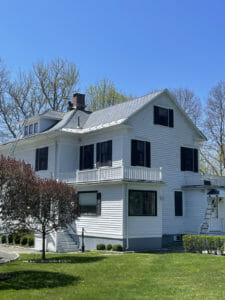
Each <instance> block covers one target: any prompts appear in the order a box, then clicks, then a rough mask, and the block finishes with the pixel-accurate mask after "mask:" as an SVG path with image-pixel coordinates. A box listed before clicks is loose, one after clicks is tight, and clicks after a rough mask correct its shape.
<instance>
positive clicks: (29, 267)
mask: <svg viewBox="0 0 225 300" xmlns="http://www.w3.org/2000/svg"><path fill="white" fill-rule="evenodd" d="M48 257H50V255H48ZM27 258H34V256H33V255H21V257H20V259H21V260H22V259H27ZM51 258H54V259H55V258H59V259H60V258H61V259H71V260H72V263H67V264H66V263H62V264H59V263H58V264H57V263H46V264H43V263H42V264H38V263H23V262H22V261H15V262H11V263H9V264H5V265H0V272H1V273H12V274H13V279H11V280H8V281H0V299H1V300H3V299H7V300H9V299H23V300H24V299H29V300H32V299H43V300H47V299H54V300H55V299H79V300H80V299H91V300H95V299H104V300H107V299H119V300H124V299H141V300H142V299H225V257H216V256H205V255H200V254H183V253H169V254H141V253H139V254H131V253H130V254H121V255H116V254H114V255H104V254H98V253H89V254H77V255H51Z"/></svg>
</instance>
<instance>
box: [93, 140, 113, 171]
mask: <svg viewBox="0 0 225 300" xmlns="http://www.w3.org/2000/svg"><path fill="white" fill-rule="evenodd" d="M103 166H112V141H107V142H102V143H97V149H96V167H97V168H98V167H103Z"/></svg>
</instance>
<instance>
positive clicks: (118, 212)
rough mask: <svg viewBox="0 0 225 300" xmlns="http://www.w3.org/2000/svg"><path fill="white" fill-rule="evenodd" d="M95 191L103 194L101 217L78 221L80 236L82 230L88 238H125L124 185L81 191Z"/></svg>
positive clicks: (84, 217) (85, 218)
mask: <svg viewBox="0 0 225 300" xmlns="http://www.w3.org/2000/svg"><path fill="white" fill-rule="evenodd" d="M82 190H85V191H88V190H89V191H95V190H97V191H98V192H99V193H101V215H100V216H81V217H80V218H78V220H77V221H76V228H77V232H78V234H81V231H82V228H84V230H85V235H86V236H99V237H111V238H122V237H123V226H122V224H123V187H122V184H117V185H107V186H104V187H103V186H99V187H96V186H95V187H93V188H92V189H91V188H90V187H89V188H87V187H86V188H83V189H81V188H79V191H82Z"/></svg>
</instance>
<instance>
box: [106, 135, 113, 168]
mask: <svg viewBox="0 0 225 300" xmlns="http://www.w3.org/2000/svg"><path fill="white" fill-rule="evenodd" d="M107 151H108V155H107V156H108V160H107V166H112V141H108V142H107Z"/></svg>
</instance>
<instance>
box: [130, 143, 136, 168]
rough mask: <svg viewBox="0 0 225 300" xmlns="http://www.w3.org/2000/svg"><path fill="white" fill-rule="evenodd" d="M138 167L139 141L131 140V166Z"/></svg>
mask: <svg viewBox="0 0 225 300" xmlns="http://www.w3.org/2000/svg"><path fill="white" fill-rule="evenodd" d="M136 165H137V141H136V140H131V166H136Z"/></svg>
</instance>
